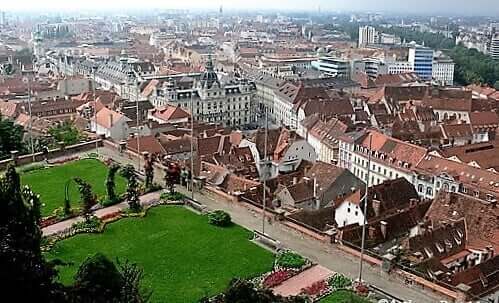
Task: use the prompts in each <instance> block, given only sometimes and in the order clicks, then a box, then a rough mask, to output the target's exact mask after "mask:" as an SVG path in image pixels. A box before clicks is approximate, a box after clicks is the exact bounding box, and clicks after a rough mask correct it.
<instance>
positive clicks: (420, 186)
mask: <svg viewBox="0 0 499 303" xmlns="http://www.w3.org/2000/svg"><path fill="white" fill-rule="evenodd" d="M422 192H423V184H419V185H418V193H422Z"/></svg>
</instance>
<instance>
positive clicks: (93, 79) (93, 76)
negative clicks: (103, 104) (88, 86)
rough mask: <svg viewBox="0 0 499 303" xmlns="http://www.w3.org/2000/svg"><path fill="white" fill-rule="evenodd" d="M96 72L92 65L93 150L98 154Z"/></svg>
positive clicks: (95, 67)
mask: <svg viewBox="0 0 499 303" xmlns="http://www.w3.org/2000/svg"><path fill="white" fill-rule="evenodd" d="M96 72H97V66H93V67H92V92H93V99H94V125H95V139H96V140H95V152H96V153H97V156H99V141H98V139H99V134H98V133H97V99H96V94H95V83H96V82H95V73H96Z"/></svg>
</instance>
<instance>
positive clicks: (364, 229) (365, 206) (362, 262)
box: [358, 134, 373, 283]
mask: <svg viewBox="0 0 499 303" xmlns="http://www.w3.org/2000/svg"><path fill="white" fill-rule="evenodd" d="M372 140H373V137H372V134H369V152H368V154H367V181H366V193H365V195H364V199H363V200H364V210H363V212H364V224H363V225H362V243H361V247H360V264H359V280H358V281H359V283H362V270H363V265H364V247H365V243H366V225H367V203H368V191H369V177H370V172H371V147H372Z"/></svg>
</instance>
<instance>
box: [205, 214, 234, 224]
mask: <svg viewBox="0 0 499 303" xmlns="http://www.w3.org/2000/svg"><path fill="white" fill-rule="evenodd" d="M208 222H210V224H213V225H216V226H220V227H227V226H229V225H231V223H232V219H231V217H230V215H229V214H228V213H226V212H224V211H223V210H215V211H212V212H210V213H209V214H208Z"/></svg>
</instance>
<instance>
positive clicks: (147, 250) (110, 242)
mask: <svg viewBox="0 0 499 303" xmlns="http://www.w3.org/2000/svg"><path fill="white" fill-rule="evenodd" d="M249 237H250V232H249V231H247V230H245V229H243V228H241V227H239V226H236V225H234V226H232V227H229V228H220V227H215V226H213V225H210V224H208V219H207V218H206V217H205V216H200V215H196V214H194V213H192V212H190V211H189V210H186V209H185V208H183V207H174V206H171V207H169V206H162V207H157V208H154V209H151V210H150V211H149V212H148V214H147V216H146V217H145V218H127V219H122V220H120V221H118V222H115V223H112V224H110V225H108V226H107V227H106V231H105V232H104V233H102V234H98V235H95V234H82V235H78V236H75V237H72V238H70V239H66V240H64V241H61V242H58V243H57V244H56V246H55V247H54V248H53V249H52V251H50V253H49V254H48V258H49V259H55V258H58V259H60V260H63V261H67V262H74V265H72V266H69V267H63V268H61V272H60V278H61V281H62V282H64V283H66V284H68V283H71V281H72V277H73V276H74V274H75V272H76V270H77V265H78V264H80V263H81V262H82V261H83V260H84V259H85V258H86V257H88V256H91V255H93V254H95V253H96V252H102V253H104V254H105V255H107V256H108V257H109V258H110V259H111V260H115V259H116V258H120V259H124V258H128V259H129V260H130V261H132V262H136V263H138V264H139V265H140V266H142V267H143V268H144V272H145V279H144V285H145V286H147V287H149V289H152V290H153V297H152V301H153V302H168V303H176V302H178V303H181V302H182V303H185V302H189V303H190V302H197V300H198V299H200V298H201V297H203V296H205V295H209V296H211V295H215V294H217V293H220V292H221V291H223V290H224V289H225V288H226V287H227V285H228V283H229V281H230V280H231V279H232V278H233V277H243V278H249V277H252V276H255V275H257V274H260V273H263V272H266V271H269V270H271V269H272V264H273V259H274V257H273V255H272V254H271V253H270V252H268V251H266V250H264V249H262V248H260V247H259V246H257V245H256V244H254V243H252V242H250V241H249Z"/></svg>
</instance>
